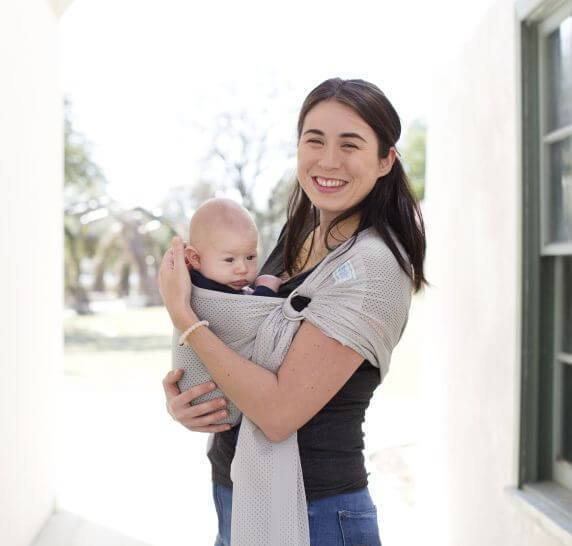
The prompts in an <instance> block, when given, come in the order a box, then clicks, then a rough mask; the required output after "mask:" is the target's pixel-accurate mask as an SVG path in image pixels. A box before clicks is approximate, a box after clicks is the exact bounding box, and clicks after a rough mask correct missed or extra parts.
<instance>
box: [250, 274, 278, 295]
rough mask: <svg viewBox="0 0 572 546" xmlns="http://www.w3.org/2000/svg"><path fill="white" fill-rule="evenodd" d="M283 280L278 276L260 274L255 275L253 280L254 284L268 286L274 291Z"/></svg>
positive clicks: (276, 290)
mask: <svg viewBox="0 0 572 546" xmlns="http://www.w3.org/2000/svg"><path fill="white" fill-rule="evenodd" d="M283 282H284V281H283V280H282V279H280V278H279V277H275V276H274V275H260V276H259V277H256V280H255V281H254V286H256V287H258V286H266V287H267V288H270V290H274V292H278V288H280V285H281V284H282V283H283Z"/></svg>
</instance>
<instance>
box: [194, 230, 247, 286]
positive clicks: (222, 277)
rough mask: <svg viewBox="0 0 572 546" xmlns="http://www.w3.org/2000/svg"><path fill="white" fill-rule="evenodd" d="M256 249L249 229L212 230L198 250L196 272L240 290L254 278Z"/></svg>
mask: <svg viewBox="0 0 572 546" xmlns="http://www.w3.org/2000/svg"><path fill="white" fill-rule="evenodd" d="M257 247H258V233H257V232H256V231H255V230H253V229H248V230H229V229H224V228H219V229H215V230H213V231H211V233H209V235H208V244H205V245H202V247H201V248H200V249H198V250H199V254H200V267H199V268H198V269H199V271H200V272H201V273H202V274H203V275H204V276H205V277H207V278H209V279H211V280H213V281H216V282H219V283H221V284H225V285H227V286H229V287H230V288H232V289H233V290H240V289H241V288H242V287H243V286H246V285H247V284H251V283H252V282H254V280H255V279H256V273H257V272H258V253H257Z"/></svg>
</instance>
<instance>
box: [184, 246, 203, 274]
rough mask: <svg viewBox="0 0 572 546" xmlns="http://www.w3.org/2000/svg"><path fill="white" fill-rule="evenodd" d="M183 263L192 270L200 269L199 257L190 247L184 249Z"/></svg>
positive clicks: (195, 250)
mask: <svg viewBox="0 0 572 546" xmlns="http://www.w3.org/2000/svg"><path fill="white" fill-rule="evenodd" d="M185 263H186V264H187V265H190V266H191V267H192V268H193V269H200V268H201V257H200V256H199V253H198V252H197V249H196V248H195V247H193V246H191V245H187V246H186V247H185Z"/></svg>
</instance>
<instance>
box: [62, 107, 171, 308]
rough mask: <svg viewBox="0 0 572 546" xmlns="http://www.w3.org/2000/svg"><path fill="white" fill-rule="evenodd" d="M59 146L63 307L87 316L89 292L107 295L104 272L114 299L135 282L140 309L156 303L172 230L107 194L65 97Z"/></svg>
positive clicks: (126, 293) (159, 218)
mask: <svg viewBox="0 0 572 546" xmlns="http://www.w3.org/2000/svg"><path fill="white" fill-rule="evenodd" d="M64 143H65V150H64V154H65V164H64V165H65V169H64V235H65V254H64V257H65V266H64V271H65V297H66V304H67V305H69V306H71V307H72V308H74V309H75V310H76V312H77V313H78V314H88V313H90V312H91V309H90V297H89V294H90V292H106V291H108V287H107V286H106V280H105V276H106V273H107V274H109V276H111V277H112V278H113V279H114V281H115V286H114V290H115V293H116V295H117V296H118V297H126V296H129V295H130V293H131V290H132V286H131V285H132V278H133V277H135V278H136V279H137V281H138V291H139V295H140V296H141V297H142V299H143V304H145V305H158V304H160V302H161V298H160V295H159V291H158V288H157V283H156V280H155V278H156V273H157V269H158V264H159V263H160V260H161V258H162V256H163V253H164V252H165V250H166V249H167V248H168V246H169V243H170V239H171V237H172V236H173V235H174V234H175V229H174V228H173V226H172V225H171V223H170V222H169V220H168V219H166V218H164V217H163V216H162V215H161V214H160V213H159V214H154V213H153V212H150V211H148V210H146V209H145V208H143V207H135V208H132V209H125V208H123V207H122V206H121V205H120V204H119V203H117V202H115V201H114V200H112V199H111V198H110V197H109V196H108V195H107V180H106V178H105V176H104V174H103V172H102V170H101V169H100V167H99V166H98V165H97V164H96V163H95V161H94V160H93V159H92V152H91V145H90V143H89V141H88V140H87V139H86V138H85V137H84V136H83V135H82V134H81V133H79V132H77V131H76V130H75V128H74V127H73V123H72V116H71V102H70V100H69V99H68V98H66V99H65V100H64ZM86 279H89V282H88V280H86Z"/></svg>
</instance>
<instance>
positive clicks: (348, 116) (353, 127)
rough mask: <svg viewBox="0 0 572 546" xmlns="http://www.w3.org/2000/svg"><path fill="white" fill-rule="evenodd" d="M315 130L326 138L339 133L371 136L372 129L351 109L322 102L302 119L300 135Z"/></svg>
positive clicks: (335, 102)
mask: <svg viewBox="0 0 572 546" xmlns="http://www.w3.org/2000/svg"><path fill="white" fill-rule="evenodd" d="M309 129H317V130H319V131H322V132H323V133H326V134H327V135H328V136H337V135H338V134H341V133H349V132H353V133H358V134H361V135H362V136H365V135H366V134H367V135H371V134H372V133H373V129H372V128H371V127H370V126H369V125H368V124H367V123H366V122H365V120H364V119H363V118H362V117H361V116H360V115H359V114H358V113H357V112H356V111H355V110H353V109H352V108H350V107H349V106H346V105H345V104H341V103H340V102H338V101H322V102H320V103H318V104H317V105H316V106H314V107H313V108H312V109H311V110H310V111H309V112H308V113H307V114H306V117H305V118H304V125H303V128H302V133H305V132H306V131H308V130H309Z"/></svg>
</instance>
